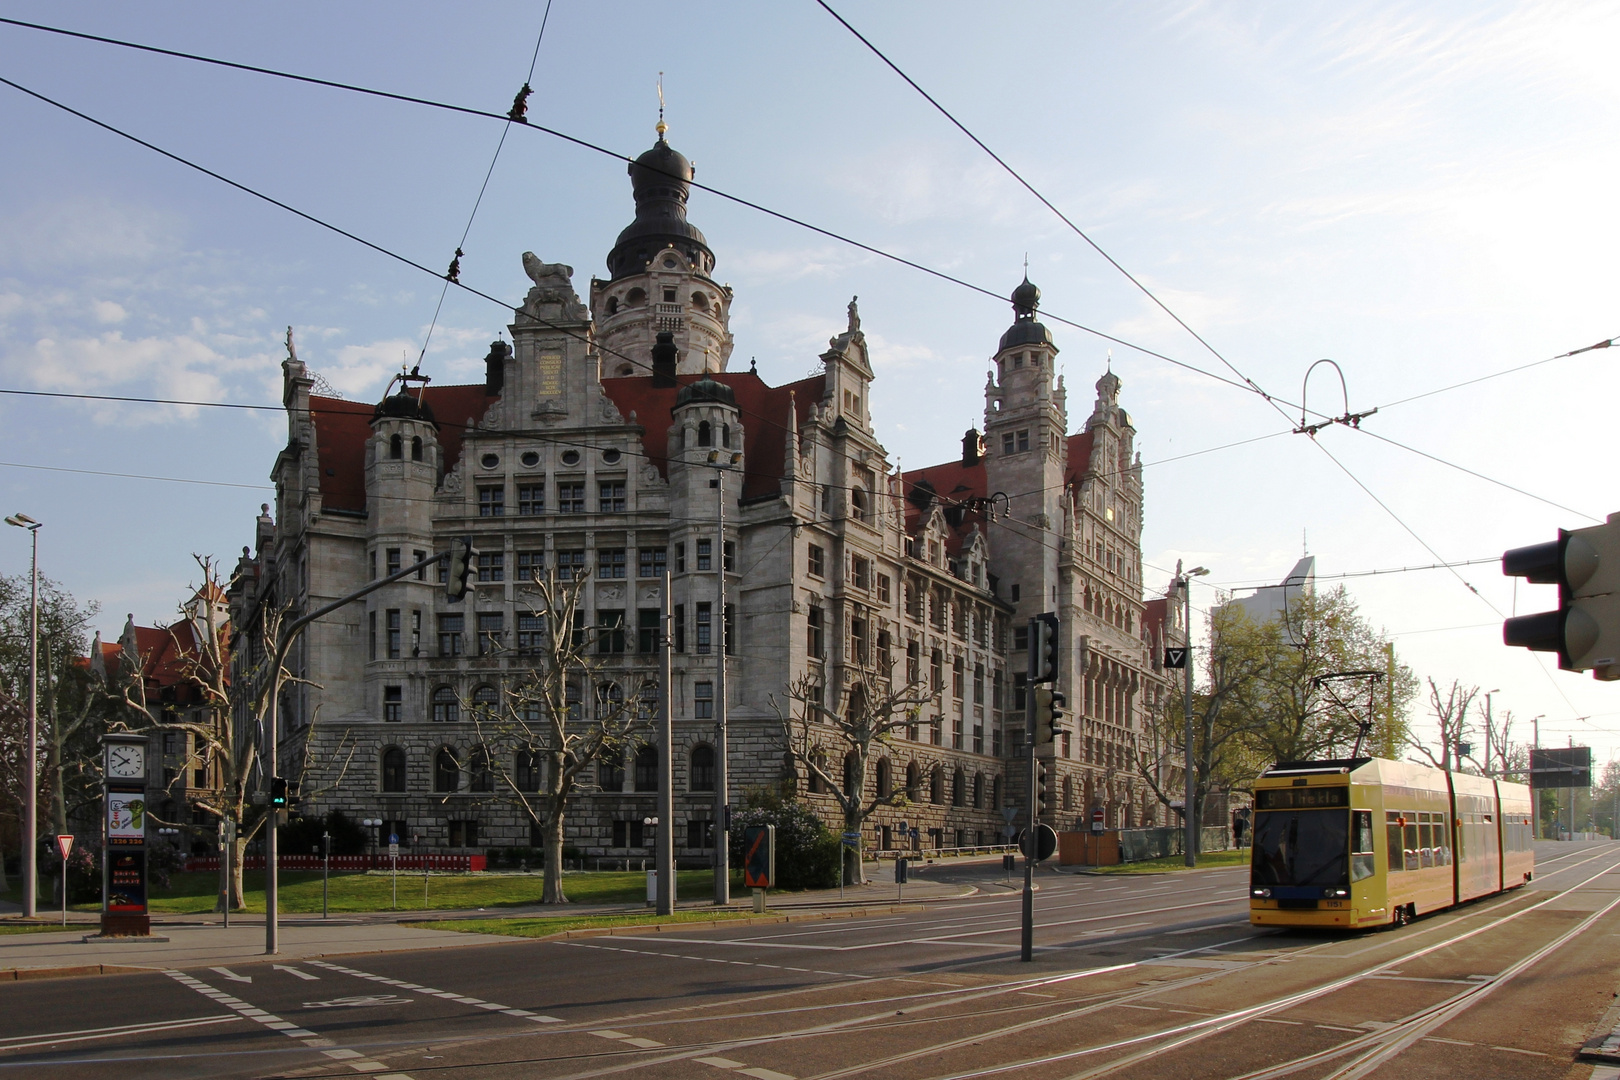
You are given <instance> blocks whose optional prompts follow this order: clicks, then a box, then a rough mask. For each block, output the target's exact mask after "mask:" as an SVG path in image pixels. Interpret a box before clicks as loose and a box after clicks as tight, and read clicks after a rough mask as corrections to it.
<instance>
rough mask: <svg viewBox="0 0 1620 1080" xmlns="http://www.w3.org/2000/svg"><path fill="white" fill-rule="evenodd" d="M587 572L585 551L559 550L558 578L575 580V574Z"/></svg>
mask: <svg viewBox="0 0 1620 1080" xmlns="http://www.w3.org/2000/svg"><path fill="white" fill-rule="evenodd" d="M584 572H585V553H584V552H583V551H559V552H557V580H558V581H573V580H574V577H575V575H577V574H583V573H584Z"/></svg>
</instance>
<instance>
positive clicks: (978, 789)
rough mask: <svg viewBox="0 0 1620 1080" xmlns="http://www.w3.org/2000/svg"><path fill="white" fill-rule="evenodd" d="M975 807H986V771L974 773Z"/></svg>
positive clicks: (977, 808) (979, 808)
mask: <svg viewBox="0 0 1620 1080" xmlns="http://www.w3.org/2000/svg"><path fill="white" fill-rule="evenodd" d="M973 809H975V810H983V809H984V773H974V774H973Z"/></svg>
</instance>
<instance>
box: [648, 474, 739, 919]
mask: <svg viewBox="0 0 1620 1080" xmlns="http://www.w3.org/2000/svg"><path fill="white" fill-rule="evenodd" d="M741 462H742V455H741V454H739V453H725V452H724V451H721V450H710V451H709V458H708V460H707V461H705V462H704V463H703V464H705V465H707V466H708V467H709V468H711V469H713V470H715V476H714V479H713V480H711V481H710V484H712V485H713V487H714V488H715V493H716V494H715V503H716V505H717V506H718V508H719V539H718V540H717V541H716V544H715V547H716V549H717V550H716V551H715V553H714V571H715V573H714V576H715V580H716V581H717V582H718V585H717V586H716V589H717V592H716V596H715V607H716V608H717V609H718V610H717V612H716V614H717V615H718V616H719V618H720V651H719V652H718V653H717V654H716V660H715V678H714V698H715V702H714V744H715V745H714V758H715V762H714V765H715V768H714V774H715V775H714V902H715V903H716V904H721V905H724V904H729V903H731V849H730V841H729V840H728V837H729V835H730V827H731V806H730V802H729V800H728V798H727V790H728V788H729V786H730V782H729V781H728V779H727V776H726V717H727V708H726V702H727V697H726V646H727V645H729V644H730V642H729V641H728V640H727V634H726V631H727V629H728V624H727V622H726V473H728V472H735V471H736V469H737V466H738V465H739V464H740V463H741ZM665 693H666V694H667V693H668V690H665ZM670 880H672V881H673V880H674V874H673V871H672V872H671V875H670Z"/></svg>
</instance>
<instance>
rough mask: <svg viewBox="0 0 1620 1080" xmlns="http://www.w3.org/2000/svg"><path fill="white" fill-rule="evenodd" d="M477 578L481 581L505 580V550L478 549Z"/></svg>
mask: <svg viewBox="0 0 1620 1080" xmlns="http://www.w3.org/2000/svg"><path fill="white" fill-rule="evenodd" d="M478 580H479V581H482V582H491V581H505V580H506V552H504V551H480V552H479V553H478Z"/></svg>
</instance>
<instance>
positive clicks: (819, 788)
mask: <svg viewBox="0 0 1620 1080" xmlns="http://www.w3.org/2000/svg"><path fill="white" fill-rule="evenodd" d="M810 760H811V761H813V762H814V763H815V765H816V768H819V769H821V770H823V771H826V768H827V755H826V754H823V753H822V752H821V751H820V750H817V751H816V752H815V753H813V754H811V755H810ZM808 771H809V773H810V780H809V783H808V784H807V785H806V787H807V788H808V789H809V792H810V794H812V795H825V794H827V785H826V784H825V783H824V782H823V781H822V779H821V777H820V776H819V775H818V774H817V773H816V772H815V770H814V769H811V770H808Z"/></svg>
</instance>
